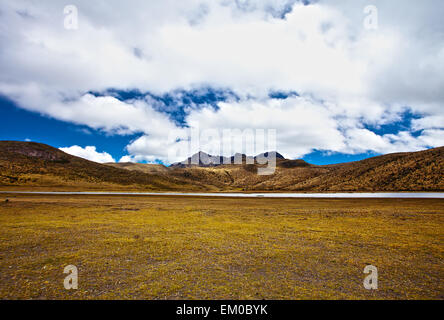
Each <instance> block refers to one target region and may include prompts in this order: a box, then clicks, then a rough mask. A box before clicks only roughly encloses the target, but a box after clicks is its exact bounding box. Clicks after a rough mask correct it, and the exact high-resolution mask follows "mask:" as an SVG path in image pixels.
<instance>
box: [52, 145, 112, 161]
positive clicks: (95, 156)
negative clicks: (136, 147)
mask: <svg viewBox="0 0 444 320" xmlns="http://www.w3.org/2000/svg"><path fill="white" fill-rule="evenodd" d="M60 150H62V151H63V152H66V153H68V154H70V155H73V156H76V157H80V158H83V159H87V160H90V161H94V162H98V163H107V162H115V160H114V159H113V157H112V156H111V155H110V154H109V153H106V152H97V149H96V147H94V146H87V147H85V148H82V147H80V146H72V147H68V148H60Z"/></svg>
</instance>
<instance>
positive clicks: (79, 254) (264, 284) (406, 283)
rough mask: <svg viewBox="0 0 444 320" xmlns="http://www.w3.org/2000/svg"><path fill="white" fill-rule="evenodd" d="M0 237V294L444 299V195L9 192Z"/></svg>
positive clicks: (0, 207) (0, 210) (1, 204)
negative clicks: (373, 286)
mask: <svg viewBox="0 0 444 320" xmlns="http://www.w3.org/2000/svg"><path fill="white" fill-rule="evenodd" d="M6 198H8V199H9V201H8V202H6V201H5V199H6ZM0 238H1V239H0V298H1V299H443V298H444V284H443V281H442V279H443V277H444V264H443V258H444V248H443V243H444V241H443V240H444V239H443V238H444V201H443V200H432V199H429V200H426V199H419V200H413V199H402V200H393V199H379V200H378V199H356V200H347V199H340V200H339V199H338V200H335V199H267V198H260V199H238V198H198V197H167V196H162V197H161V196H155V197H142V196H127V197H122V196H65V195H64V196H40V195H10V196H6V195H1V197H0ZM369 264H372V265H374V266H376V267H378V271H379V283H378V284H379V289H378V290H373V291H369V290H366V289H364V287H363V280H364V277H365V276H366V275H365V274H364V273H363V270H364V267H365V266H366V265H369ZM67 265H75V266H77V267H78V270H79V288H78V290H70V291H68V290H65V289H64V286H63V280H64V278H65V277H66V274H64V273H63V269H64V267H65V266H67Z"/></svg>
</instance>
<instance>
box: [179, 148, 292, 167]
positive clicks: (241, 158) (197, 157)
mask: <svg viewBox="0 0 444 320" xmlns="http://www.w3.org/2000/svg"><path fill="white" fill-rule="evenodd" d="M273 155H276V159H277V160H286V159H285V157H284V156H283V155H281V154H280V153H279V152H277V151H270V152H265V153H261V154H259V155H257V156H254V157H252V156H247V155H246V154H243V153H239V152H237V153H235V154H234V155H232V156H231V157H224V156H213V155H210V154H208V153H206V152H203V151H199V152H197V153H195V154H193V155H192V156H191V157H189V158H188V159H186V160H184V161H181V162H177V163H174V164H172V165H171V167H173V168H175V167H176V168H185V167H191V166H197V167H214V166H219V165H227V164H246V163H250V162H251V163H255V162H256V160H257V159H262V158H269V157H270V156H273Z"/></svg>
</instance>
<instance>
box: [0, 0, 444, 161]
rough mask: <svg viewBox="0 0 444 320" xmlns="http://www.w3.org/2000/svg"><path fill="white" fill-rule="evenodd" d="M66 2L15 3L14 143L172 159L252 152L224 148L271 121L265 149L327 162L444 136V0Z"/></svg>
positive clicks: (8, 13) (5, 43) (413, 146)
mask: <svg viewBox="0 0 444 320" xmlns="http://www.w3.org/2000/svg"><path fill="white" fill-rule="evenodd" d="M65 9H66V8H65V7H64V5H63V4H60V3H57V2H54V1H51V2H50V1H45V2H43V1H40V2H36V1H24V0H17V1H8V0H0V14H1V17H2V18H1V19H0V48H1V49H0V70H1V72H0V96H1V97H2V98H0V115H1V119H0V123H1V126H0V139H7V140H25V139H29V140H32V141H38V142H42V143H46V144H49V145H52V146H54V147H58V148H64V149H63V150H64V151H66V152H69V153H71V154H74V155H77V156H82V157H85V158H87V159H90V160H93V161H98V162H104V161H110V160H114V161H134V162H162V163H165V164H169V163H173V162H176V161H181V160H183V159H185V158H187V157H188V156H190V155H191V154H193V153H195V152H197V151H199V150H202V151H205V152H208V153H210V154H220V153H222V155H224V156H229V155H230V154H227V153H228V152H231V154H234V153H236V152H241V153H248V154H251V153H252V152H250V151H251V150H247V149H251V148H248V147H249V146H250V145H253V143H252V142H248V143H247V145H245V144H242V142H239V141H237V142H236V141H234V142H233V141H231V142H232V145H231V146H232V150H229V151H226V150H225V149H224V148H222V151H221V150H220V149H221V148H219V151H217V149H218V147H220V146H221V145H225V143H226V142H227V141H226V140H227V139H226V137H225V136H224V135H223V132H225V131H226V130H232V131H236V130H238V131H237V133H236V134H237V135H238V136H240V137H241V138H243V136H242V134H239V132H241V133H246V132H248V131H249V130H253V131H254V132H256V133H258V132H261V130H263V131H264V132H266V133H267V134H269V136H268V137H267V139H268V138H269V139H270V140H267V143H268V145H266V144H264V145H262V146H261V145H257V141H255V145H254V148H253V149H254V153H255V154H259V153H262V152H265V151H271V150H273V149H276V150H277V151H278V152H280V153H282V154H283V155H285V156H286V157H288V158H290V159H301V158H302V159H305V160H307V161H308V162H311V163H314V164H329V163H338V162H344V161H354V160H360V159H364V158H367V157H371V156H375V155H379V154H387V153H393V152H411V151H418V150H424V149H427V148H433V147H440V146H442V145H444V90H442V88H444V39H443V33H442V30H444V21H443V19H442V14H441V12H443V10H444V2H443V1H441V0H429V1H427V2H421V1H416V2H409V3H408V4H407V3H406V2H405V1H404V0H391V1H386V0H372V1H371V5H370V4H369V1H368V0H354V1H347V0H316V1H305V0H304V1H298V0H254V1H252V0H182V1H177V0H164V1H139V2H137V5H135V3H132V4H131V3H130V4H128V3H126V2H122V1H118V0H97V2H94V4H91V2H90V1H87V0H77V1H75V4H74V7H69V10H65ZM273 130H275V132H276V135H275V136H274V137H272V136H273V134H272V132H273ZM196 131H198V132H200V133H202V134H201V135H200V140H199V145H198V146H196V145H194V144H191V145H190V144H189V141H192V140H193V132H196ZM270 132H271V133H270ZM257 140H258V141H259V140H260V139H257ZM273 141H274V142H275V143H272V142H273ZM229 142H230V141H229ZM227 149H228V148H227ZM215 150H216V151H215Z"/></svg>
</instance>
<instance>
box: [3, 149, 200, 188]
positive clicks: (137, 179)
mask: <svg viewBox="0 0 444 320" xmlns="http://www.w3.org/2000/svg"><path fill="white" fill-rule="evenodd" d="M0 187H3V188H5V187H8V188H9V189H10V188H11V187H12V188H14V187H15V188H17V187H18V188H25V189H29V188H32V187H39V188H48V189H50V190H54V189H63V190H64V189H79V190H84V189H88V190H89V189H99V190H100V189H106V190H125V189H137V190H139V189H143V190H183V189H190V190H203V189H204V187H203V186H199V185H192V184H189V183H188V182H187V181H184V180H180V179H177V178H174V177H165V176H162V175H160V174H157V173H152V174H146V173H140V172H136V171H129V170H125V169H121V168H114V167H111V166H106V165H103V164H99V163H96V162H92V161H88V160H85V159H82V158H78V157H74V156H71V155H69V154H67V153H65V152H63V151H61V150H58V149H56V148H53V147H50V146H48V145H44V144H40V143H34V142H16V141H0Z"/></svg>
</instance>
